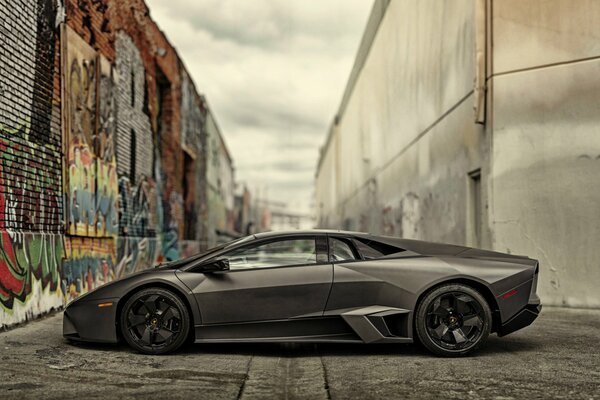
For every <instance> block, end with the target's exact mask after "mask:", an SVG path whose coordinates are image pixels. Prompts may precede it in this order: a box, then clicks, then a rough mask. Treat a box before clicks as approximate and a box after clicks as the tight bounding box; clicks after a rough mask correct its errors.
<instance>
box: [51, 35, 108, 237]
mask: <svg viewBox="0 0 600 400" xmlns="http://www.w3.org/2000/svg"><path fill="white" fill-rule="evenodd" d="M63 63H64V65H63V75H64V76H65V79H64V83H63V85H64V93H65V94H66V101H64V102H63V113H64V115H65V120H64V126H63V129H64V137H65V141H66V142H67V164H68V176H67V185H66V186H67V192H68V196H67V197H68V199H69V201H68V203H67V217H68V229H67V232H68V233H69V234H71V235H77V236H88V237H89V236H99V237H109V236H116V234H117V229H118V220H117V201H118V180H117V162H116V156H115V146H114V135H115V129H116V110H115V99H114V91H115V86H116V77H115V73H114V71H113V68H112V66H111V65H110V63H109V62H108V60H107V59H106V58H105V57H102V56H98V55H97V54H96V52H95V51H94V50H93V49H92V48H91V47H89V46H88V45H87V44H86V43H85V42H84V41H83V39H81V38H80V37H79V36H77V34H76V33H75V32H73V31H72V30H71V29H70V28H68V27H65V28H64V29H63Z"/></svg>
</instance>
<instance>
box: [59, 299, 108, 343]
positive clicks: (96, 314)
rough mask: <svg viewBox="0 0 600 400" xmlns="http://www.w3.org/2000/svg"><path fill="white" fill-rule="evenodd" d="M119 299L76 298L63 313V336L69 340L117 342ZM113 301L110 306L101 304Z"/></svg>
mask: <svg viewBox="0 0 600 400" xmlns="http://www.w3.org/2000/svg"><path fill="white" fill-rule="evenodd" d="M117 301H118V299H117V298H115V299H104V300H90V301H85V300H83V301H80V300H76V301H74V302H73V303H71V304H70V305H69V306H68V307H67V308H66V310H65V312H64V314H63V336H64V337H65V338H67V339H69V340H76V341H85V342H103V343H116V342H117V341H118V337H117V329H116V323H117V320H116V318H117ZM108 303H112V305H110V306H99V304H104V305H106V304H108Z"/></svg>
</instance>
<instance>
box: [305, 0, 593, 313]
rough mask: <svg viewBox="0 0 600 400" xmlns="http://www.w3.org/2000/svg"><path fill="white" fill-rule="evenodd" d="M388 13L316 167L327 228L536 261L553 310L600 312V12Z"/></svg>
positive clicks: (472, 6)
mask: <svg viewBox="0 0 600 400" xmlns="http://www.w3.org/2000/svg"><path fill="white" fill-rule="evenodd" d="M385 5H387V3H386V2H376V5H375V8H374V12H373V16H372V18H371V21H370V25H369V27H367V29H366V34H367V33H368V32H372V31H373V26H372V25H375V26H376V27H377V30H376V34H375V35H374V36H373V38H372V40H371V41H370V42H368V43H367V44H366V46H367V49H366V50H365V49H364V48H361V49H360V50H359V53H358V56H357V60H356V66H355V69H356V68H358V69H359V72H358V73H356V72H353V76H354V78H352V76H351V81H350V82H349V84H348V88H347V90H346V93H345V94H344V96H343V100H342V105H341V107H340V110H339V111H338V114H337V115H336V117H335V118H334V121H333V123H332V127H331V129H330V132H329V134H328V139H327V141H326V144H325V146H324V148H323V149H322V152H321V158H320V162H319V167H318V169H317V175H316V197H317V199H316V205H317V213H318V223H319V225H320V226H321V227H340V228H346V229H357V230H364V231H371V232H378V233H385V234H392V235H398V236H404V237H407V238H419V239H427V240H435V241H443V242H450V243H457V244H467V245H475V246H480V247H484V248H492V249H496V250H499V251H505V252H511V253H518V254H527V255H529V256H531V257H534V258H537V259H539V260H540V267H541V278H540V283H539V292H540V294H541V296H542V298H543V300H544V302H546V303H547V304H565V305H570V306H586V307H598V306H600V292H598V291H597V288H596V287H595V286H596V285H595V283H594V282H600V276H599V275H600V268H598V262H597V260H598V259H599V254H598V252H599V251H600V250H599V247H598V246H596V245H595V242H597V241H598V239H600V228H598V224H597V221H598V220H599V218H600V207H598V205H597V199H598V198H600V197H599V196H600V189H599V186H598V185H595V184H593V182H594V181H596V180H597V179H596V178H595V177H596V176H597V173H598V166H597V165H596V163H598V161H600V158H599V157H598V156H599V155H600V136H598V134H597V133H596V132H595V131H594V126H595V125H596V124H597V120H598V119H599V118H600V117H599V116H598V114H597V112H596V111H597V109H598V105H599V104H600V98H598V95H597V93H598V90H597V86H598V85H599V84H600V81H599V79H598V74H597V69H598V65H597V59H596V57H597V56H598V55H599V54H598V44H597V43H596V40H595V39H594V38H595V37H597V36H598V28H597V26H596V25H595V24H594V23H593V18H591V17H590V16H592V15H597V11H598V10H596V9H597V8H598V5H597V4H596V3H595V2H593V1H590V2H585V1H584V2H581V4H580V3H578V6H577V7H574V6H573V4H572V2H568V1H529V2H522V1H517V0H515V1H475V2H474V1H445V2H442V1H433V0H432V1H413V0H396V1H392V2H390V3H389V5H387V8H386V10H385V13H384V15H383V18H381V15H380V14H381V12H380V8H381V7H382V6H385ZM595 13H596V14H595ZM492 43H493V45H492ZM363 45H365V43H364V41H363ZM476 49H479V51H480V53H478V54H476ZM477 55H479V57H477ZM479 71H481V73H482V74H485V76H484V77H481V76H478V73H479ZM480 78H481V79H480ZM474 82H483V83H482V86H481V87H482V89H483V90H482V93H483V97H482V100H481V102H479V99H478V97H477V95H478V92H477V91H474ZM474 104H478V105H480V107H483V108H482V109H481V110H482V112H481V113H480V114H479V113H474V112H473V106H474ZM477 122H482V123H477Z"/></svg>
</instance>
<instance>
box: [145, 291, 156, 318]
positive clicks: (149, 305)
mask: <svg viewBox="0 0 600 400" xmlns="http://www.w3.org/2000/svg"><path fill="white" fill-rule="evenodd" d="M157 299H158V296H157V295H152V296H148V297H147V298H146V299H145V300H144V301H143V304H144V308H146V310H147V311H148V312H149V313H150V314H154V313H155V312H156V300H157Z"/></svg>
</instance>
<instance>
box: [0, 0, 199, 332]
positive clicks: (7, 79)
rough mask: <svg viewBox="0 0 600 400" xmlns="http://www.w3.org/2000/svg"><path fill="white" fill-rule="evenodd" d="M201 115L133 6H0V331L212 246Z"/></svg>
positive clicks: (137, 1)
mask: <svg viewBox="0 0 600 400" xmlns="http://www.w3.org/2000/svg"><path fill="white" fill-rule="evenodd" d="M206 112H207V111H206V107H205V103H204V100H203V98H202V97H201V96H200V95H199V94H198V92H197V91H196V88H195V86H194V84H193V82H192V80H191V78H190V77H189V75H188V73H187V72H186V71H185V68H184V67H183V63H182V62H181V60H180V59H179V56H178V55H177V53H176V51H175V49H174V48H173V47H172V46H171V45H170V43H169V42H168V40H167V38H166V37H165V35H164V34H163V32H162V31H161V30H160V29H159V27H158V26H157V25H156V24H155V23H154V21H152V20H151V19H150V16H149V12H148V8H147V7H146V5H145V4H144V2H143V1H142V0H126V1H125V0H11V1H9V0H0V151H1V152H0V326H4V325H10V324H14V323H17V322H21V321H23V320H25V319H27V318H31V317H34V316H37V315H39V314H41V313H43V312H46V311H48V310H50V309H52V308H56V307H60V306H62V305H63V304H64V303H65V302H67V301H69V300H70V299H73V298H75V297H77V296H79V295H81V294H82V293H85V292H87V291H89V290H91V289H93V288H95V287H97V286H99V285H101V284H103V283H106V282H108V281H110V280H113V279H116V278H119V277H121V276H124V275H127V274H130V273H132V272H135V271H139V270H141V269H144V268H148V267H150V266H152V265H153V264H155V263H157V262H160V261H164V260H173V259H177V258H179V257H181V256H182V254H186V255H187V254H189V253H190V252H195V251H198V250H199V249H201V248H203V247H206V246H207V245H209V244H210V243H207V242H206V237H207V234H206V231H207V230H208V229H210V227H209V226H207V224H206V222H204V223H198V220H199V219H202V218H203V216H205V215H206V214H207V208H208V207H209V206H208V205H207V200H206V188H205V187H204V186H205V185H206V177H205V174H206V167H205V163H206V155H205V154H204V148H205V146H204V144H205V142H206V140H205V138H204V132H205V127H204V124H205V116H206ZM186 224H187V225H186ZM198 227H200V229H198Z"/></svg>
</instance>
